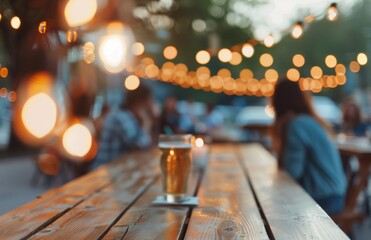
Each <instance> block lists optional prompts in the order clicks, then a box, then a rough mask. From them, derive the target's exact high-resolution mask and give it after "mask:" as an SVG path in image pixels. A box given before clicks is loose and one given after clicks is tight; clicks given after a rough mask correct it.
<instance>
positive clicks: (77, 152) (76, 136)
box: [62, 123, 93, 157]
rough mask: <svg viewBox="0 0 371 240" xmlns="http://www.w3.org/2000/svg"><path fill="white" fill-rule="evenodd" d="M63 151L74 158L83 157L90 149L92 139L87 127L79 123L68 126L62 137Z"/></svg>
mask: <svg viewBox="0 0 371 240" xmlns="http://www.w3.org/2000/svg"><path fill="white" fill-rule="evenodd" d="M62 142H63V147H64V149H65V150H66V151H67V152H68V153H69V154H71V155H72V156H76V157H83V156H85V155H86V154H87V153H88V152H89V150H90V148H91V147H92V143H93V137H92V135H91V133H90V131H89V129H88V128H87V127H85V126H84V125H82V124H80V123H76V124H74V125H72V126H70V127H69V128H68V129H67V130H66V131H65V132H64V134H63V137H62Z"/></svg>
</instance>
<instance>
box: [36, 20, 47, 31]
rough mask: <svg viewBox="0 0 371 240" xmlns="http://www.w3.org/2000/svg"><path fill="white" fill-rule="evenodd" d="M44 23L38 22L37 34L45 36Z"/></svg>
mask: <svg viewBox="0 0 371 240" xmlns="http://www.w3.org/2000/svg"><path fill="white" fill-rule="evenodd" d="M46 29H47V28H46V21H42V22H40V23H39V28H38V30H39V33H41V34H45V33H46Z"/></svg>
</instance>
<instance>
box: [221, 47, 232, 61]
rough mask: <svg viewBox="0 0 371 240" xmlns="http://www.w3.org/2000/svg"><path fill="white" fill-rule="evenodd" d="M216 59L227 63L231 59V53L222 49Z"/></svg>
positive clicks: (226, 49)
mask: <svg viewBox="0 0 371 240" xmlns="http://www.w3.org/2000/svg"><path fill="white" fill-rule="evenodd" d="M218 58H219V60H220V61H221V62H229V61H231V59H232V52H231V50H229V49H228V48H223V49H221V50H220V51H219V52H218Z"/></svg>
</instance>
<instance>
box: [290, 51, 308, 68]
mask: <svg viewBox="0 0 371 240" xmlns="http://www.w3.org/2000/svg"><path fill="white" fill-rule="evenodd" d="M292 63H293V64H294V66H295V67H302V66H304V64H305V58H304V57H303V55H301V54H295V55H294V56H293V57H292Z"/></svg>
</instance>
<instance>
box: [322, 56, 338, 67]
mask: <svg viewBox="0 0 371 240" xmlns="http://www.w3.org/2000/svg"><path fill="white" fill-rule="evenodd" d="M325 64H326V66H327V67H329V68H334V67H335V66H336V64H337V59H336V57H335V56H334V55H327V57H326V58H325Z"/></svg>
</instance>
